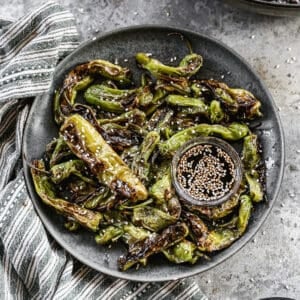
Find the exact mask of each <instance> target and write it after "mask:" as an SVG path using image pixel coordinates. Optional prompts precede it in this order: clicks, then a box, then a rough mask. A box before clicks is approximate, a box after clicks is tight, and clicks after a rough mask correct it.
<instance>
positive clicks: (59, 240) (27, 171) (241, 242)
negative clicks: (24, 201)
mask: <svg viewBox="0 0 300 300" xmlns="http://www.w3.org/2000/svg"><path fill="white" fill-rule="evenodd" d="M143 29H146V30H151V29H161V30H170V31H174V32H180V33H182V34H183V35H184V34H191V35H197V36H199V37H201V38H202V39H206V40H209V41H211V42H213V43H216V44H218V46H220V47H221V48H223V49H225V50H226V51H228V52H230V53H231V54H233V55H234V56H236V57H237V58H238V59H239V60H240V61H241V62H242V63H243V64H244V66H245V67H246V69H247V70H248V71H249V72H250V73H252V74H254V75H255V77H256V78H257V79H258V82H259V84H260V85H261V88H262V89H263V90H264V91H265V92H266V94H267V96H268V98H269V99H270V101H271V104H272V106H273V107H274V111H275V115H274V116H275V118H276V121H277V123H278V130H279V137H280V140H281V142H280V149H281V161H280V162H279V163H280V164H281V167H280V172H279V174H278V176H277V181H276V186H275V188H274V199H273V200H272V202H271V204H270V205H268V207H267V209H266V211H265V212H264V213H263V217H261V218H260V219H259V220H258V221H256V223H255V229H254V230H253V232H252V233H251V235H250V236H247V239H245V240H242V239H240V240H239V244H238V246H236V248H235V249H234V251H232V252H229V253H226V255H224V256H222V257H220V258H218V260H216V261H214V262H213V263H211V264H210V265H209V267H208V268H207V269H206V270H200V271H199V270H197V269H193V267H192V266H191V270H190V273H189V274H188V275H182V276H180V274H178V276H176V278H175V277H174V276H173V277H167V276H165V277H164V279H157V278H156V277H149V278H147V279H146V278H139V276H138V275H135V274H134V273H130V274H129V273H126V272H124V273H121V272H118V271H115V270H110V269H107V268H106V269H103V270H100V269H97V271H100V272H103V273H105V274H107V275H110V276H113V277H117V278H121V279H127V280H132V281H140V282H149V281H152V282H163V281H168V280H176V279H181V278H186V277H190V276H194V275H197V274H199V273H202V272H205V271H207V270H209V269H211V268H213V267H215V266H217V265H218V264H220V263H221V262H224V261H225V260H227V259H228V258H229V257H231V256H232V255H233V254H235V253H236V252H238V251H239V250H240V249H242V248H243V247H244V246H245V245H246V243H247V242H248V241H250V240H251V239H252V238H253V236H254V235H255V234H256V233H257V231H258V230H259V229H260V227H261V226H262V224H263V223H264V222H265V220H266V218H267V216H268V215H269V213H270V211H271V209H272V207H273V205H274V203H275V201H276V199H277V197H278V194H279V190H280V186H281V183H282V178H283V173H284V162H285V147H284V133H283V129H282V124H281V121H280V118H279V115H278V112H277V111H276V104H275V102H274V100H273V97H272V95H271V94H270V92H269V91H268V89H267V88H266V87H265V85H264V83H263V81H262V80H261V79H260V77H259V76H258V75H257V73H256V72H255V71H254V70H252V68H251V66H250V65H249V64H248V62H246V61H245V59H244V58H242V57H241V56H240V55H239V54H238V53H237V52H236V51H235V50H233V49H231V48H230V47H228V46H227V45H225V44H224V43H223V42H221V41H219V40H216V39H213V38H211V37H208V36H206V35H203V34H200V33H197V32H194V31H190V30H186V29H179V28H175V27H170V26H160V25H138V26H130V27H124V28H120V29H117V30H113V31H110V32H107V33H103V34H99V35H97V37H96V39H95V40H89V41H86V42H83V43H82V44H80V46H79V47H78V48H77V49H76V50H75V51H73V52H72V53H71V54H72V55H74V54H76V52H78V51H80V49H81V48H83V47H85V46H86V45H88V44H89V43H93V42H95V41H98V40H101V39H103V38H106V37H107V36H110V35H114V34H120V33H122V32H132V31H135V30H143ZM67 58H68V56H67V57H66V58H64V59H63V60H62V61H61V62H60V63H59V66H61V65H63V64H64V63H65V60H67ZM51 85H52V84H51ZM32 114H33V110H32V109H31V110H30V113H29V115H28V118H27V120H29V119H30V118H31V116H32ZM28 123H29V122H28V121H26V125H25V130H24V137H26V136H27V135H28V127H29V125H28ZM26 150H27V148H26V145H25V138H24V139H23V142H22V154H23V166H24V175H25V182H26V188H27V190H28V192H29V195H34V194H36V192H35V190H34V186H33V182H32V178H31V174H30V169H29V167H28V165H27V163H26V157H25V155H24V154H26ZM32 202H33V205H34V207H35V209H36V211H37V212H38V215H39V216H41V215H42V213H41V210H40V209H39V207H38V206H37V205H36V203H35V201H32ZM40 218H41V219H42V223H43V224H44V226H45V227H46V229H47V231H48V232H49V233H50V235H51V236H52V237H53V238H54V239H55V240H56V241H57V243H58V244H59V245H60V246H62V245H64V241H63V239H62V238H61V237H60V236H57V234H56V232H55V230H53V229H52V226H51V225H50V223H49V222H48V220H47V218H43V217H40ZM62 247H63V248H64V249H65V250H67V252H69V253H72V249H73V248H72V247H70V246H69V245H67V246H65V245H64V246H62ZM72 255H73V254H72ZM73 256H74V257H75V258H76V259H78V260H79V261H81V262H82V263H84V264H85V265H87V266H89V267H91V268H93V269H94V266H93V265H91V264H90V263H89V261H88V259H86V258H85V257H81V256H80V257H79V256H76V255H73Z"/></svg>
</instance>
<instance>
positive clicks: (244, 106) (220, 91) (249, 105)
mask: <svg viewBox="0 0 300 300" xmlns="http://www.w3.org/2000/svg"><path fill="white" fill-rule="evenodd" d="M199 85H200V86H201V85H204V86H205V87H207V88H208V89H209V90H210V91H211V93H212V97H213V98H214V99H215V100H218V101H220V102H221V104H222V106H223V107H224V108H225V109H226V111H227V112H228V113H230V114H231V115H234V116H236V117H238V118H239V119H241V120H252V119H255V118H257V117H261V116H262V113H261V111H260V108H261V102H260V101H259V100H258V99H257V98H256V97H255V96H254V95H253V94H252V93H250V92H249V91H247V90H244V89H233V88H230V87H229V86H228V85H226V84H225V83H223V82H219V81H216V80H202V81H201V82H200V83H199Z"/></svg>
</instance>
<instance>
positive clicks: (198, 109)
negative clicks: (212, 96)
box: [166, 95, 209, 117]
mask: <svg viewBox="0 0 300 300" xmlns="http://www.w3.org/2000/svg"><path fill="white" fill-rule="evenodd" d="M166 102H167V103H168V104H169V105H171V106H175V107H178V108H180V111H181V112H182V113H185V114H188V115H197V114H200V115H204V116H205V117H208V113H209V110H208V106H207V105H206V104H205V103H204V101H203V100H202V99H198V98H191V97H184V96H181V95H168V96H167V97H166Z"/></svg>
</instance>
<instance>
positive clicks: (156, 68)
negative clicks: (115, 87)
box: [135, 52, 203, 79]
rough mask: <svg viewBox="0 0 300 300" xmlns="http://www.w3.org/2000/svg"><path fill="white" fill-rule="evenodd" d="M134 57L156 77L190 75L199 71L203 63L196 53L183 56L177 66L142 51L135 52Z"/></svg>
mask: <svg viewBox="0 0 300 300" xmlns="http://www.w3.org/2000/svg"><path fill="white" fill-rule="evenodd" d="M135 58H136V60H137V62H138V63H139V64H140V65H141V66H142V68H144V69H147V70H148V71H149V72H150V73H151V74H152V75H153V76H154V77H156V78H158V79H161V78H165V76H171V77H190V76H192V75H194V74H196V73H197V72H198V71H199V69H200V68H201V67H202V63H203V58H202V56H201V55H199V54H196V53H192V54H188V55H187V56H185V57H184V58H183V59H182V61H181V62H180V64H179V66H178V67H171V66H167V65H164V64H163V63H161V62H160V61H159V60H157V59H154V58H151V57H149V56H148V55H147V54H146V53H142V52H140V53H137V54H136V56H135Z"/></svg>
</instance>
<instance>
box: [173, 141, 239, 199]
mask: <svg viewBox="0 0 300 300" xmlns="http://www.w3.org/2000/svg"><path fill="white" fill-rule="evenodd" d="M172 178H173V184H174V186H175V188H176V191H177V193H178V194H179V196H180V197H181V198H182V199H183V200H185V201H187V202H190V203H191V204H193V205H217V204H220V203H222V202H224V201H226V200H228V199H229V198H230V197H231V196H232V195H233V194H234V193H235V192H236V191H237V189H238V188H239V186H240V183H241V178H242V167H241V161H240V158H239V155H238V153H237V152H236V151H235V150H234V148H233V147H232V146H230V145H229V144H228V143H226V142H224V141H223V140H221V139H217V138H213V137H203V138H198V139H193V140H191V141H189V142H188V143H186V144H185V145H184V146H183V147H181V148H180V149H179V150H178V151H177V153H176V154H175V156H174V158H173V161H172Z"/></svg>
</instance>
